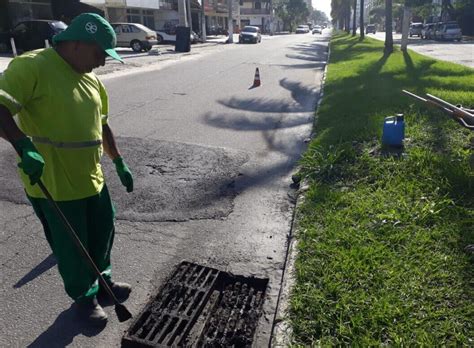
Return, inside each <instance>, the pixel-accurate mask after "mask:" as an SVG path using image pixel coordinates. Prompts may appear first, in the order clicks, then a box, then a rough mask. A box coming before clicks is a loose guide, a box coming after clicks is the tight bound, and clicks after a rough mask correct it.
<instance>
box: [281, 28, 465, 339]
mask: <svg viewBox="0 0 474 348" xmlns="http://www.w3.org/2000/svg"><path fill="white" fill-rule="evenodd" d="M402 89H408V90H410V91H412V92H415V93H418V94H421V93H431V94H434V95H436V96H439V97H441V98H443V99H445V100H447V101H449V102H451V103H453V104H463V105H466V106H469V105H472V104H474V92H473V91H474V70H472V69H469V68H465V67H463V66H460V65H456V64H451V63H448V62H442V61H438V60H435V59H431V58H427V57H425V56H421V55H419V54H416V53H414V52H411V51H410V52H409V53H408V54H403V53H402V52H400V51H399V50H398V49H396V50H395V52H394V53H393V54H391V55H389V56H384V55H383V42H381V41H376V40H373V39H365V40H364V41H359V39H358V37H351V36H348V35H342V34H339V35H336V36H334V37H333V39H332V41H331V57H330V62H329V67H328V76H327V80H326V86H325V90H324V91H325V96H324V100H323V103H322V104H321V106H320V109H319V110H318V112H317V120H316V122H315V137H314V139H313V141H312V142H311V144H310V145H309V148H308V150H307V151H306V153H305V154H304V156H303V159H302V160H301V165H302V169H301V172H300V174H301V176H303V177H306V179H307V180H309V183H310V188H309V190H308V191H307V193H306V199H305V201H304V203H303V205H302V206H301V208H300V209H299V210H298V212H297V214H298V221H299V228H298V230H299V231H298V234H297V236H296V237H297V239H298V253H299V255H298V257H297V261H296V285H295V287H294V288H293V292H292V297H291V310H290V319H291V322H292V326H293V334H294V337H293V342H294V344H295V345H304V346H308V345H323V346H328V345H344V346H346V345H352V346H364V347H365V346H374V345H375V346H380V345H390V346H401V345H403V346H419V345H424V346H440V345H456V346H458V345H468V346H474V279H473V276H474V269H473V265H474V257H473V255H472V254H469V253H468V252H466V251H465V250H464V248H465V246H466V245H468V244H473V243H474V232H473V231H474V209H473V208H474V176H473V174H474V171H473V170H472V169H471V168H470V166H469V156H470V149H469V141H470V137H471V136H472V135H474V133H473V132H471V133H472V134H470V131H468V130H466V129H464V128H461V127H460V126H459V125H458V124H457V123H455V122H454V121H453V120H451V119H450V118H449V117H448V116H446V115H444V114H442V113H440V112H438V111H436V110H429V109H427V108H426V107H424V106H422V105H420V104H417V102H415V101H414V100H412V99H409V98H408V97H406V96H405V95H403V94H402V92H401V90H402ZM470 103H472V104H470ZM395 113H403V114H404V115H405V121H406V142H405V149H404V152H403V154H401V155H393V154H392V155H388V154H386V153H384V152H382V151H381V146H380V138H381V133H382V124H383V119H384V118H385V117H386V116H390V115H393V114H395Z"/></svg>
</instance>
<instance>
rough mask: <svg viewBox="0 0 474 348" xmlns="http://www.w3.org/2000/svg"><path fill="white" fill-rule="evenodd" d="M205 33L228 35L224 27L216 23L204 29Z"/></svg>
mask: <svg viewBox="0 0 474 348" xmlns="http://www.w3.org/2000/svg"><path fill="white" fill-rule="evenodd" d="M206 34H207V35H210V36H214V35H229V33H228V32H227V30H226V29H224V28H222V27H220V26H218V25H212V26H210V27H209V28H208V29H207V30H206Z"/></svg>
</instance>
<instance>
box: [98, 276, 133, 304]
mask: <svg viewBox="0 0 474 348" xmlns="http://www.w3.org/2000/svg"><path fill="white" fill-rule="evenodd" d="M107 284H108V285H109V287H110V289H111V290H112V292H113V293H114V295H115V297H116V298H117V300H118V301H119V302H124V301H125V300H126V299H127V298H128V296H129V295H130V293H131V292H132V287H131V286H130V284H127V283H120V282H113V281H111V280H107ZM97 296H98V297H99V300H101V302H102V301H104V302H106V303H107V302H108V303H110V302H111V301H112V299H111V298H110V296H109V294H108V293H107V291H106V290H105V289H104V288H103V287H102V286H101V285H99V293H98V294H97Z"/></svg>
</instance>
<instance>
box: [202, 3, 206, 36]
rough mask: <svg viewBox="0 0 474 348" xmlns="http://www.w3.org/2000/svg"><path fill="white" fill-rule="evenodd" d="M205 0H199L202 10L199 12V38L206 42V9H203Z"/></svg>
mask: <svg viewBox="0 0 474 348" xmlns="http://www.w3.org/2000/svg"><path fill="white" fill-rule="evenodd" d="M205 1H207V0H202V1H201V6H202V12H201V40H202V41H203V42H206V39H207V37H206V10H205V9H204V2H205Z"/></svg>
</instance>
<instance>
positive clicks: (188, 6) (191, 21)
mask: <svg viewBox="0 0 474 348" xmlns="http://www.w3.org/2000/svg"><path fill="white" fill-rule="evenodd" d="M186 14H187V18H188V25H189V27H190V28H191V30H193V18H192V16H191V0H186Z"/></svg>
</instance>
